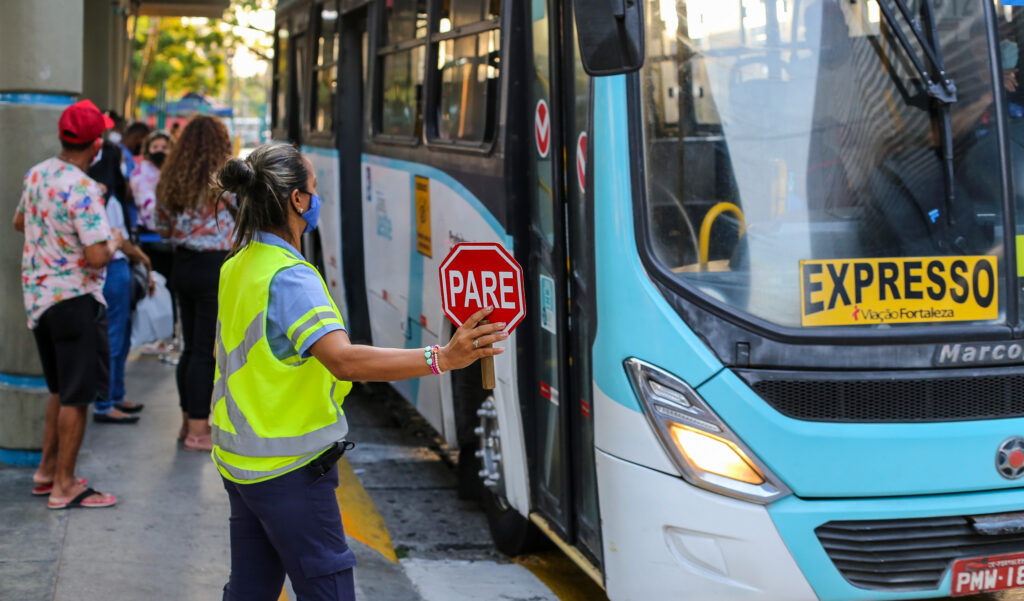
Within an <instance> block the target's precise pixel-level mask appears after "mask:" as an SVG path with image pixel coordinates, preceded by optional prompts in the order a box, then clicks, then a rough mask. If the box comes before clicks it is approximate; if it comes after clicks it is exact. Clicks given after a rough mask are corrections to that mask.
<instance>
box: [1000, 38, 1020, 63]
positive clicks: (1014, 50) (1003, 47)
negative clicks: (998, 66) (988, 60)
mask: <svg viewBox="0 0 1024 601" xmlns="http://www.w3.org/2000/svg"><path fill="white" fill-rule="evenodd" d="M1019 53H1020V49H1019V48H1018V47H1017V44H1015V43H1013V42H1011V41H1010V40H1003V41H1001V42H999V58H1000V61H999V62H1001V63H1002V67H1003V69H1012V68H1014V67H1016V66H1017V60H1018V59H1019V58H1020V57H1019V56H1018V55H1019Z"/></svg>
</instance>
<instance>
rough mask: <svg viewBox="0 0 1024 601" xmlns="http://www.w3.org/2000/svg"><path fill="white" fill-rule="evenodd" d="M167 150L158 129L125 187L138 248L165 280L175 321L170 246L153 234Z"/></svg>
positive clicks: (163, 133)
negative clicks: (131, 205)
mask: <svg viewBox="0 0 1024 601" xmlns="http://www.w3.org/2000/svg"><path fill="white" fill-rule="evenodd" d="M170 150H171V134H169V133H168V132H166V131H164V130H162V129H158V130H155V131H153V132H151V133H150V134H149V136H147V137H146V141H145V142H143V144H142V161H141V162H140V163H139V166H138V167H137V168H136V169H135V171H134V172H133V173H132V176H131V178H130V179H129V182H128V183H129V186H130V187H131V191H132V196H133V197H134V199H135V207H136V209H137V210H138V214H139V225H138V239H139V246H141V247H142V250H143V252H145V253H146V254H147V255H148V256H149V259H150V261H152V263H153V270H154V271H156V272H157V273H159V274H160V275H162V276H164V278H165V279H166V280H167V289H168V291H169V292H170V293H171V307H172V310H173V311H175V318H176V316H177V312H176V311H177V309H176V306H175V303H174V287H173V286H171V262H172V260H173V253H172V250H171V244H170V242H168V241H167V240H165V239H163V238H161V237H160V234H158V233H157V231H156V227H157V226H156V185H157V183H158V182H159V181H160V168H161V167H163V164H164V161H165V160H166V159H167V154H168V153H169V152H170ZM175 321H176V319H175Z"/></svg>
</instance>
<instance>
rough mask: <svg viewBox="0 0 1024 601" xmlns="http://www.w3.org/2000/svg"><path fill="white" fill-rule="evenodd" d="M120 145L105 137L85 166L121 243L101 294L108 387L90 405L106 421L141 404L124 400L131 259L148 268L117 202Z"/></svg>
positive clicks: (127, 418) (121, 187) (121, 192)
mask: <svg viewBox="0 0 1024 601" xmlns="http://www.w3.org/2000/svg"><path fill="white" fill-rule="evenodd" d="M121 164H122V160H121V149H120V147H118V146H117V145H116V144H114V143H112V142H111V141H110V140H109V139H108V140H107V141H106V142H104V143H103V145H102V146H101V147H100V152H99V154H98V155H97V156H96V159H95V160H94V161H93V164H92V165H90V166H89V171H88V173H89V177H91V178H92V179H93V180H95V181H96V182H98V183H99V184H100V185H101V186H102V190H103V203H104V205H105V208H106V214H107V221H108V223H109V224H110V226H111V228H113V229H116V230H118V231H120V232H121V236H122V238H123V240H122V242H121V246H120V247H119V248H118V249H117V252H115V253H114V258H113V259H112V260H111V261H110V264H109V265H107V278H106V281H105V282H104V284H103V297H104V299H106V301H107V325H108V338H109V341H110V391H109V395H108V397H107V398H106V399H103V400H98V401H96V403H95V404H94V405H93V421H97V422H102V423H109V424H133V423H135V422H137V421H139V416H138V415H130V414H134V413H138V412H139V411H142V408H143V405H142V404H140V403H134V402H131V401H126V400H125V388H124V370H125V364H126V363H127V361H128V351H129V350H130V347H131V267H129V261H130V262H131V263H139V264H141V265H143V266H144V267H145V268H146V271H147V272H148V271H150V270H151V269H152V267H151V265H150V262H149V257H147V256H146V253H144V252H142V250H141V249H139V247H138V246H136V245H135V244H134V243H132V241H131V236H130V234H129V230H128V223H130V219H131V218H130V216H129V214H128V211H127V207H126V206H125V205H124V203H122V202H121V199H122V198H125V197H126V195H127V189H128V187H127V185H126V184H125V179H124V176H123V174H122V171H121Z"/></svg>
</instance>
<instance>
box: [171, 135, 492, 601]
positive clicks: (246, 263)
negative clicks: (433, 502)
mask: <svg viewBox="0 0 1024 601" xmlns="http://www.w3.org/2000/svg"><path fill="white" fill-rule="evenodd" d="M186 135H187V128H186ZM218 181H219V184H220V189H221V190H223V191H224V192H225V193H233V194H235V195H236V197H237V198H238V200H239V205H238V214H237V227H236V229H235V234H234V243H233V246H232V254H231V256H230V258H229V259H228V260H227V262H226V263H225V264H224V267H223V268H222V269H221V277H220V291H219V295H218V300H219V309H218V315H217V317H218V322H219V325H220V328H219V329H218V335H217V380H216V385H215V392H214V411H213V440H214V450H213V453H212V456H213V460H214V462H215V463H216V465H217V468H218V470H219V471H220V474H221V476H222V477H223V479H224V486H225V488H226V489H227V493H228V498H229V500H230V505H231V518H230V534H231V575H230V577H229V580H228V583H227V585H226V586H225V587H224V597H223V598H224V600H225V601H242V600H244V601H263V600H266V601H273V600H275V599H277V598H278V595H279V593H280V591H281V586H282V584H283V583H284V578H285V574H287V575H288V578H289V579H290V581H291V583H292V586H293V587H294V589H295V593H296V594H297V595H298V598H299V599H303V600H305V601H328V600H332V601H334V600H351V599H355V591H354V584H353V574H352V568H353V567H354V566H355V557H354V556H353V553H352V551H351V550H350V549H349V548H348V545H347V543H346V542H345V535H344V532H343V529H342V522H341V515H340V513H339V510H338V503H337V500H336V499H335V489H336V488H337V487H338V468H337V465H336V464H337V461H338V459H339V457H340V456H341V455H342V454H343V453H344V451H345V449H346V448H349V445H350V444H351V443H346V442H345V436H346V434H347V433H348V424H347V422H346V419H345V415H344V412H343V411H342V408H341V406H342V402H343V400H344V398H345V395H346V394H347V393H348V392H349V390H350V389H351V387H352V384H351V382H352V381H357V380H359V381H378V382H380V381H393V380H402V379H407V378H417V377H422V376H429V375H430V374H432V373H433V374H438V375H439V374H440V373H441V372H443V371H447V370H452V369H460V368H463V367H466V366H468V365H470V364H471V363H472V362H474V361H476V360H477V359H479V358H482V357H489V356H494V355H497V354H499V353H501V352H503V350H504V349H501V348H490V345H492V344H493V343H496V342H500V341H503V340H505V339H507V338H508V334H507V333H506V332H504V331H503V330H504V328H505V324H503V323H496V324H486V325H481V324H480V322H481V320H483V319H484V318H485V317H487V316H488V315H489V314H490V313H491V311H492V310H491V309H484V310H481V311H479V312H477V313H476V314H475V315H473V316H472V317H471V318H469V319H468V320H466V323H465V324H463V326H462V327H460V328H459V329H458V330H456V332H455V334H454V336H452V339H451V340H450V341H449V342H448V344H447V345H445V346H444V347H438V346H432V347H427V348H425V349H396V348H374V347H371V346H363V345H354V344H352V343H351V342H350V341H349V338H348V335H347V334H346V333H345V329H344V323H343V322H342V318H341V315H340V313H339V311H338V308H337V306H336V305H335V303H334V301H333V300H332V299H331V297H330V295H329V292H328V291H327V286H326V284H325V283H324V281H323V279H322V278H321V276H320V274H319V273H318V272H317V271H316V269H315V268H314V267H313V266H312V265H310V264H309V263H308V262H306V261H304V260H303V259H302V255H301V254H300V253H299V250H298V247H299V244H300V238H301V236H302V235H303V233H307V232H310V231H312V230H313V229H315V228H316V226H317V221H318V219H319V214H320V198H319V197H318V196H317V180H316V176H315V175H314V173H313V166H312V164H311V163H310V162H309V161H308V160H307V159H305V158H304V157H303V156H302V154H301V153H300V152H299V150H298V149H297V148H295V147H294V146H290V145H286V144H272V145H264V146H260V147H259V148H257V149H255V150H254V151H253V152H252V153H251V154H250V155H249V156H248V157H247V158H246V159H245V160H241V159H231V160H230V161H228V163H227V165H225V166H224V168H223V169H222V170H221V171H220V174H219V177H218Z"/></svg>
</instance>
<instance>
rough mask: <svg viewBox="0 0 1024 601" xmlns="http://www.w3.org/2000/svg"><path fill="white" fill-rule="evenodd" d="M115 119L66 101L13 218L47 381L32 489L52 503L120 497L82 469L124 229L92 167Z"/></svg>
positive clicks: (103, 379) (102, 389) (104, 374)
mask: <svg viewBox="0 0 1024 601" xmlns="http://www.w3.org/2000/svg"><path fill="white" fill-rule="evenodd" d="M110 125H112V123H110V121H109V118H106V117H105V116H104V115H103V113H101V112H100V110H99V109H98V108H96V106H95V105H94V104H93V103H92V102H90V101H88V100H82V101H80V102H77V103H75V104H73V105H71V106H69V107H68V108H67V109H65V110H64V112H63V113H62V114H61V117H60V121H59V122H58V130H57V131H58V137H59V138H60V143H61V152H60V154H59V155H58V156H57V157H55V158H50V159H47V160H45V161H43V162H42V163H39V164H38V165H36V166H34V167H32V168H31V169H30V170H29V172H28V174H27V175H26V176H25V182H24V188H23V191H22V194H21V200H20V202H19V203H18V209H17V211H16V213H15V215H14V228H15V229H16V230H18V231H20V232H24V234H25V246H24V249H23V254H22V261H21V284H22V291H23V293H24V294H23V296H24V301H25V310H26V312H27V313H28V327H29V328H31V330H32V334H33V336H34V337H35V340H36V345H37V346H38V348H39V358H40V361H41V363H42V365H43V375H44V376H45V378H46V386H47V388H48V389H49V391H50V397H49V399H48V401H47V404H46V421H45V423H44V427H43V456H42V460H41V461H40V463H39V468H38V469H37V470H36V473H35V475H34V476H33V478H32V479H33V481H34V482H35V484H36V487H35V488H34V489H32V494H36V495H46V494H49V508H50V509H66V508H69V507H109V506H111V505H113V504H115V503H116V502H117V499H116V498H115V497H113V496H112V495H108V494H103V493H100V492H97V491H95V490H93V489H92V488H88V487H87V486H86V482H85V480H84V479H79V478H76V477H75V466H76V464H77V462H78V450H79V448H80V447H81V445H82V436H83V435H84V434H85V425H86V413H87V410H88V406H89V404H91V403H93V402H94V401H96V400H98V399H103V398H105V397H106V396H107V390H108V387H109V385H110V380H109V373H108V372H109V369H110V351H109V348H108V341H107V319H106V312H105V304H104V303H105V301H104V298H103V282H104V275H105V270H104V268H105V267H106V265H107V263H109V262H110V260H111V258H113V256H114V252H115V251H117V249H118V248H119V247H120V246H121V242H122V236H121V234H120V232H117V231H114V232H113V233H111V230H110V226H109V225H108V223H107V216H106V213H105V211H104V208H103V192H102V189H101V188H100V185H99V184H98V183H97V182H95V181H93V180H92V179H91V178H90V177H89V176H88V175H86V170H87V169H88V168H89V163H91V162H92V160H93V158H94V157H95V156H96V154H97V153H98V151H99V148H100V144H99V139H100V135H101V134H102V133H103V130H104V129H106V128H107V127H109V126H110Z"/></svg>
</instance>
